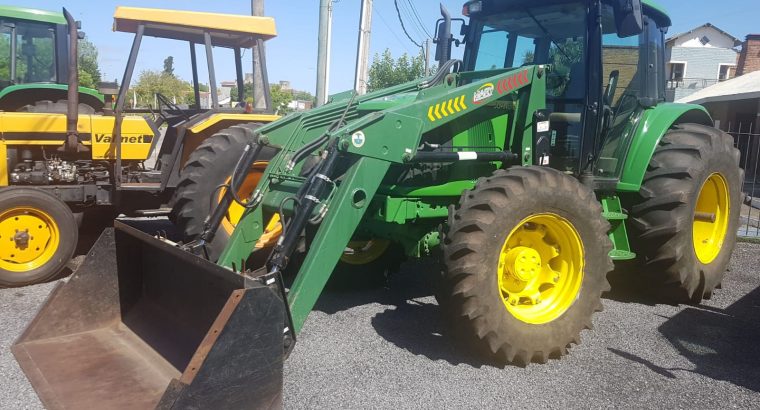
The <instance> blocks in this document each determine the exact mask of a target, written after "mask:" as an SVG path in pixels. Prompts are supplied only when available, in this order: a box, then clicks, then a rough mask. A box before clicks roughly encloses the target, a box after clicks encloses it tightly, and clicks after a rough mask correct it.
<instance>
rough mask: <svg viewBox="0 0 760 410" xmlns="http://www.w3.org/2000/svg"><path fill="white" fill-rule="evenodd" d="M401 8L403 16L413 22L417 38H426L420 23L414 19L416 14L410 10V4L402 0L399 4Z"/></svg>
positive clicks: (413, 29)
mask: <svg viewBox="0 0 760 410" xmlns="http://www.w3.org/2000/svg"><path fill="white" fill-rule="evenodd" d="M399 9H400V10H401V15H402V17H403V18H404V19H405V20H406V21H407V22H409V21H411V22H412V26H411V30H409V31H413V32H414V34H416V35H415V38H425V37H426V36H425V33H423V32H422V30H420V27H419V24H418V23H417V22H416V21H415V20H414V15H413V14H412V11H411V10H409V6H408V5H407V3H406V2H404V1H402V2H401V4H399Z"/></svg>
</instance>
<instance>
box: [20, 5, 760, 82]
mask: <svg viewBox="0 0 760 410" xmlns="http://www.w3.org/2000/svg"><path fill="white" fill-rule="evenodd" d="M407 1H411V2H412V3H413V4H414V6H415V8H416V10H417V12H418V14H419V17H420V19H421V21H422V23H423V25H424V28H425V29H426V30H427V31H428V32H430V33H432V32H433V29H434V25H435V20H436V19H437V18H438V17H439V12H438V4H439V2H441V0H399V4H400V5H401V6H402V16H404V19H405V24H406V26H407V29H408V31H409V33H410V35H411V36H412V37H413V38H414V39H415V40H416V41H418V42H421V41H422V40H423V39H424V36H425V34H424V32H423V30H422V28H420V27H416V26H415V24H414V22H413V21H412V20H411V17H409V16H410V13H409V9H408V5H407ZM442 2H443V4H444V5H446V6H447V7H448V9H449V11H450V12H451V14H452V16H459V14H460V12H461V7H462V4H463V3H464V0H442ZM659 3H660V4H661V5H663V6H664V7H665V8H666V9H667V10H668V11H669V13H670V15H671V18H672V19H673V23H674V24H673V27H672V28H671V30H670V34H673V33H677V32H682V31H688V30H689V29H691V28H693V27H696V26H699V25H701V24H704V23H707V22H711V23H713V24H714V25H716V26H717V27H719V28H721V29H723V30H725V31H727V32H728V33H730V34H732V35H734V36H736V37H738V38H740V39H744V36H745V35H746V34H748V33H760V20H758V19H757V16H758V15H759V14H760V13H759V12H760V2H758V1H757V0H724V1H722V2H716V1H714V0H690V1H688V2H687V1H684V0H660V1H659ZM15 4H18V5H21V4H24V5H25V6H28V7H35V8H41V9H47V10H60V8H61V7H62V6H66V7H67V8H68V9H69V11H71V12H72V14H73V15H74V17H75V18H76V19H77V20H81V21H82V25H83V30H84V31H85V32H86V33H87V35H88V37H89V38H90V40H91V41H93V43H95V45H96V46H97V47H98V49H99V51H100V67H101V71H103V73H104V74H105V76H104V78H105V79H109V80H110V79H114V78H119V79H120V78H121V76H122V74H123V70H124V65H125V63H126V59H127V56H128V54H129V48H130V45H131V41H132V35H131V34H127V33H115V32H113V31H112V30H111V26H112V16H113V12H114V9H115V8H116V6H117V5H124V6H134V7H154V8H167V9H181V10H194V11H209V12H218V13H234V14H248V13H250V1H249V0H217V1H214V2H211V1H208V0H183V1H179V0H120V1H111V0H98V1H92V0H68V1H61V0H25V1H17V2H16V3H15ZM686 4H688V6H686ZM359 5H360V0H337V1H336V2H335V4H334V13H333V42H332V58H331V65H330V67H331V73H330V89H329V92H330V93H331V94H332V93H336V92H339V91H342V90H346V89H350V88H352V87H353V79H354V64H355V58H356V43H357V34H358V26H359V23H358V21H359ZM265 8H266V15H268V16H271V17H274V18H275V19H276V21H277V29H278V33H279V35H278V37H277V38H275V39H273V40H271V41H269V42H267V60H268V61H267V63H268V64H269V79H270V82H277V81H280V80H289V81H290V82H291V85H292V86H293V87H294V88H296V89H300V90H305V91H309V92H311V93H314V89H315V83H316V61H317V39H316V36H317V28H318V13H319V0H266V3H265ZM385 48H390V49H391V51H392V52H393V54H394V55H396V56H398V55H401V54H402V53H404V52H406V53H410V54H416V53H417V52H418V49H417V47H416V46H415V45H413V44H412V42H411V41H410V40H409V39H407V38H406V36H405V35H404V33H403V31H402V30H401V26H400V25H399V21H398V16H397V15H396V10H395V8H394V5H393V0H374V10H373V19H372V38H371V54H372V55H374V54H375V53H379V52H382V51H383V50H384V49H385ZM198 52H199V55H198V58H199V61H202V59H203V58H204V57H203V56H204V54H203V52H202V49H201V48H200V47H199V48H198ZM169 55H171V56H173V57H174V61H175V73H176V74H178V75H179V76H180V77H182V78H184V79H190V78H191V75H190V63H189V61H190V57H189V55H190V53H189V50H188V47H187V46H186V44H185V43H181V42H177V41H170V40H160V39H154V38H146V39H145V40H143V47H142V48H141V53H140V57H139V58H138V63H137V72H138V73H139V71H141V70H146V69H149V70H160V69H162V68H163V60H164V58H166V57H167V56H169ZM246 56H249V55H246ZM214 59H215V64H216V71H217V80H218V81H222V80H232V79H234V78H235V70H234V62H233V57H232V53H231V52H227V51H226V50H219V49H217V50H216V51H215V52H214ZM199 65H200V66H201V68H200V78H201V81H202V82H206V81H207V80H204V79H207V78H208V77H207V75H206V73H205V69H203V66H204V65H205V64H199ZM244 67H246V66H244ZM246 71H248V72H250V69H247V70H246Z"/></svg>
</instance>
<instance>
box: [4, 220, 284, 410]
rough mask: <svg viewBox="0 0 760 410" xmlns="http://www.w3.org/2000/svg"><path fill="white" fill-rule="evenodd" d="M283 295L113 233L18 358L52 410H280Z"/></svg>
mask: <svg viewBox="0 0 760 410" xmlns="http://www.w3.org/2000/svg"><path fill="white" fill-rule="evenodd" d="M284 309H285V307H284V305H283V301H282V300H281V299H280V297H279V294H278V292H277V291H276V290H275V289H271V288H269V287H266V286H264V285H261V284H259V283H258V282H256V281H253V280H250V279H246V278H244V277H243V276H240V275H238V274H236V273H234V272H232V271H230V270H227V269H225V268H223V267H221V266H218V265H215V264H213V263H210V262H208V261H207V260H205V259H202V258H199V257H197V256H195V255H192V254H191V253H188V252H185V251H183V250H180V249H179V248H176V247H174V246H171V245H169V244H167V243H165V242H162V241H160V240H158V239H155V238H153V237H151V236H150V235H148V234H146V233H143V232H141V231H139V230H137V229H135V228H132V227H130V226H128V225H125V224H124V223H121V222H119V221H116V223H115V224H114V228H113V229H110V228H109V229H107V230H106V231H105V232H104V233H103V234H102V235H101V236H100V238H99V239H98V241H97V242H96V243H95V245H94V246H93V247H92V249H91V250H90V252H89V254H88V255H87V257H86V259H85V261H84V262H83V263H82V265H81V267H80V268H79V269H78V270H77V271H76V272H75V273H74V275H73V276H72V277H71V278H70V279H69V281H68V282H67V283H60V284H59V285H58V286H57V287H56V288H55V289H54V290H53V292H52V293H51V294H50V296H49V297H48V299H47V301H46V302H45V304H44V305H43V306H42V308H41V310H40V311H39V312H38V314H37V316H36V317H35V318H34V320H33V321H32V322H31V324H30V325H29V326H28V327H27V329H26V330H25V331H24V333H23V334H22V335H21V337H20V338H19V339H18V340H17V341H16V343H15V344H14V345H13V347H12V351H13V354H14V355H15V357H16V360H17V361H18V362H19V364H20V365H21V367H22V369H23V370H24V372H25V373H26V375H27V377H28V378H29V380H30V381H31V383H32V385H33V386H34V389H35V390H36V391H37V394H38V395H39V397H40V399H41V400H42V402H43V404H44V405H45V407H47V408H49V409H153V408H161V409H175V408H176V409H185V408H197V409H206V408H212V409H213V408H216V409H238V408H278V407H281V406H282V363H283V325H284V323H285V310H284Z"/></svg>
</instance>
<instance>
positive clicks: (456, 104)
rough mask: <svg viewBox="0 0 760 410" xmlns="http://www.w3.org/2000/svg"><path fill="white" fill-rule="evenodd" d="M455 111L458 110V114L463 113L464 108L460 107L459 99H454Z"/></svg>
mask: <svg viewBox="0 0 760 410" xmlns="http://www.w3.org/2000/svg"><path fill="white" fill-rule="evenodd" d="M454 109H455V110H457V112H460V111H462V107H460V106H459V98H454Z"/></svg>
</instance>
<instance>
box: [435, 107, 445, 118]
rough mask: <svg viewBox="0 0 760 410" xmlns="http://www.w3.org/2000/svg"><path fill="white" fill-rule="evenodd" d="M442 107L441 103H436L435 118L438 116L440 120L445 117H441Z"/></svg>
mask: <svg viewBox="0 0 760 410" xmlns="http://www.w3.org/2000/svg"><path fill="white" fill-rule="evenodd" d="M440 109H441V104H436V105H435V118H438V119H439V120H440V119H441V118H443V117H441V111H440Z"/></svg>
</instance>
